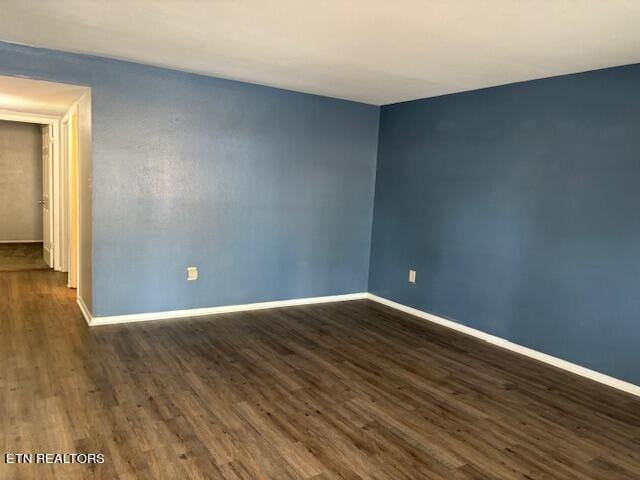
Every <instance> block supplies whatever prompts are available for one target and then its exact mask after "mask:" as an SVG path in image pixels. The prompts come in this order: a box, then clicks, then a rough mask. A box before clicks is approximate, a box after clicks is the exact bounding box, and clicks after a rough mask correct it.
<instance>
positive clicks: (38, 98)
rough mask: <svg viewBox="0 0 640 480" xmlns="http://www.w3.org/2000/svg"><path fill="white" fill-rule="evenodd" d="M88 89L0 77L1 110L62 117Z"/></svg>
mask: <svg viewBox="0 0 640 480" xmlns="http://www.w3.org/2000/svg"><path fill="white" fill-rule="evenodd" d="M86 89H87V88H86V87H76V86H75V85H65V84H62V83H53V82H43V81H40V80H29V79H26V78H16V77H4V76H1V75H0V110H8V111H12V112H20V113H36V114H42V115H56V116H58V115H60V116H61V115H64V114H65V113H66V112H67V111H68V110H69V107H70V106H71V105H72V104H73V102H75V101H76V100H77V99H78V98H80V97H81V96H82V94H83V93H84V92H85V91H86Z"/></svg>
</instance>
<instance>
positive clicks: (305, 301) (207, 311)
mask: <svg viewBox="0 0 640 480" xmlns="http://www.w3.org/2000/svg"><path fill="white" fill-rule="evenodd" d="M367 295H368V294H367V293H364V292H361V293H349V294H347V295H330V296H326V297H310V298H294V299H291V300H277V301H274V302H259V303H248V304H245V305H225V306H221V307H205V308H190V309H187V310H172V311H168V312H152V313H134V314H130V315H114V316H110V317H92V316H90V315H88V310H87V309H86V307H85V308H84V310H85V311H86V314H85V312H84V311H83V315H84V317H85V319H86V320H87V323H88V324H89V325H90V326H92V327H94V326H98V325H114V324H117V323H132V322H146V321H149V320H167V319H171V318H188V317H201V316H204V315H217V314H220V313H232V312H246V311H248V310H264V309H267V308H280V307H291V306H294V305H311V304H314V303H328V302H344V301H347V300H361V299H363V298H367ZM80 301H81V300H80V299H78V304H80ZM80 309H82V306H80Z"/></svg>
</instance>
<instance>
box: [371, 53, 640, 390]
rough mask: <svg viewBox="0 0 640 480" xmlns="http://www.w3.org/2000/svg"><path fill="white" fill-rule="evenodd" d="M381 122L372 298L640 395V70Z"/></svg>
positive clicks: (430, 102) (466, 100) (460, 97)
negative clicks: (614, 380) (551, 358)
mask: <svg viewBox="0 0 640 480" xmlns="http://www.w3.org/2000/svg"><path fill="white" fill-rule="evenodd" d="M380 122H381V125H380V134H379V135H380V144H379V157H378V169H377V181H376V196H375V210H374V224H373V240H372V255H371V266H370V278H369V291H371V292H372V293H375V294H378V295H380V296H382V297H386V298H389V299H392V300H395V301H397V302H400V303H404V304H407V305H410V306H413V307H416V308H419V309H421V310H425V311H428V312H432V313H435V314H438V315H441V316H443V317H447V318H450V319H453V320H456V321H459V322H461V323H463V324H465V325H468V326H471V327H474V328H477V329H480V330H482V331H485V332H489V333H491V334H494V335H498V336H500V337H504V338H507V339H509V340H511V341H513V342H516V343H519V344H522V345H526V346H528V347H531V348H534V349H536V350H540V351H543V352H546V353H549V354H551V355H555V356H558V357H561V358H564V359H566V360H569V361H572V362H575V363H578V364H580V365H583V366H586V367H589V368H593V369H595V370H598V371H602V372H604V373H608V374H612V375H614V376H616V377H619V378H622V379H626V380H628V381H631V382H634V383H636V384H640V213H639V212H640V66H639V65H635V66H628V67H622V68H615V69H607V70H600V71H595V72H589V73H584V74H578V75H570V76H563V77H556V78H551V79H545V80H538V81H532V82H526V83H521V84H514V85H509V86H503V87H497V88H491V89H486V90H479V91H473V92H467V93H461V94H456V95H449V96H443V97H437V98H431V99H426V100H419V101H414V102H408V103H402V104H396V105H390V106H386V107H383V108H382V112H381V119H380ZM409 268H415V269H416V270H417V283H416V284H415V285H411V284H409V283H408V282H407V271H408V270H409Z"/></svg>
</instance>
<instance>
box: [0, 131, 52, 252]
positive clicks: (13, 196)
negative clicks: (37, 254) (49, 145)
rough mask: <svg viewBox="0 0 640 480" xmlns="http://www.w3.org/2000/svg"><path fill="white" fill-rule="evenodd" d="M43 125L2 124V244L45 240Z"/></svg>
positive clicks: (0, 238)
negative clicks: (41, 201) (42, 202)
mask: <svg viewBox="0 0 640 480" xmlns="http://www.w3.org/2000/svg"><path fill="white" fill-rule="evenodd" d="M41 199H42V133H41V130H40V125H33V124H30V123H18V122H6V121H0V242H2V241H5V242H6V241H14V240H17V241H31V240H39V241H42V206H40V205H39V204H38V201H39V200H41Z"/></svg>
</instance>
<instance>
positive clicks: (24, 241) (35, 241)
mask: <svg viewBox="0 0 640 480" xmlns="http://www.w3.org/2000/svg"><path fill="white" fill-rule="evenodd" d="M43 242H44V240H0V243H43Z"/></svg>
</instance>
